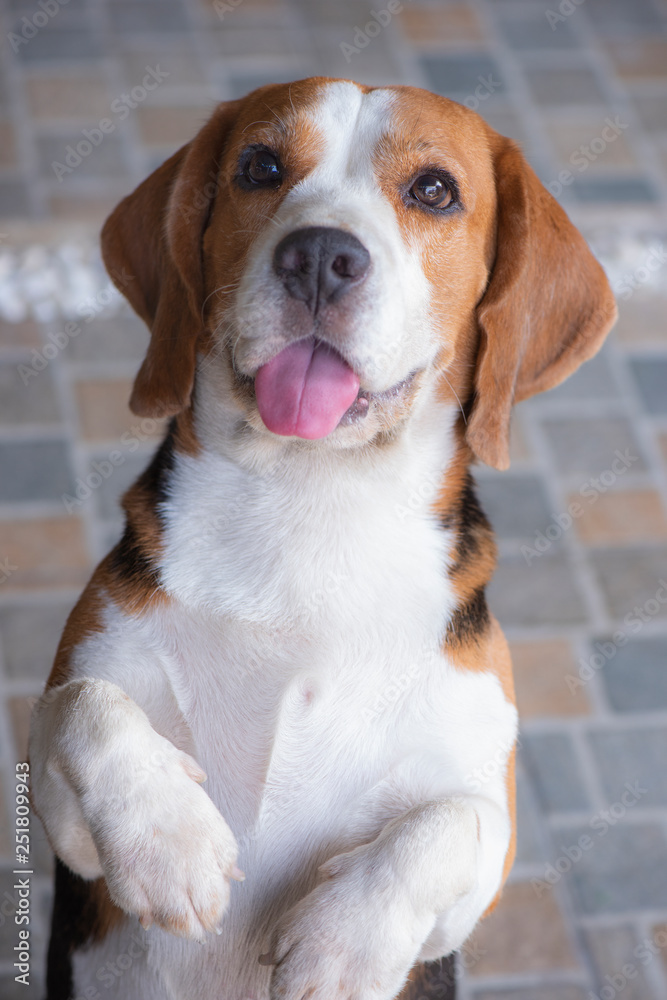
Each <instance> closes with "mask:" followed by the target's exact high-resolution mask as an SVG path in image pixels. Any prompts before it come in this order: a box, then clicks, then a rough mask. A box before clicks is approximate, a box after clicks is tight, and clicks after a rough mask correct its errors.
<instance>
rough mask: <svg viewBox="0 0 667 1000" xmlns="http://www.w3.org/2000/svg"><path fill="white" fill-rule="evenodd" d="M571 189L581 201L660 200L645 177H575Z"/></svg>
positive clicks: (637, 202) (633, 201) (648, 201)
mask: <svg viewBox="0 0 667 1000" xmlns="http://www.w3.org/2000/svg"><path fill="white" fill-rule="evenodd" d="M569 191H570V192H571V193H572V194H573V195H574V197H575V198H576V199H577V200H578V201H581V202H609V203H611V204H613V205H618V204H624V205H625V204H628V203H632V204H639V205H643V204H646V203H650V202H654V201H659V200H660V196H659V195H658V192H657V191H656V190H655V188H654V187H653V185H652V184H651V182H650V181H649V180H647V179H646V178H645V177H595V178H593V177H589V178H586V179H585V178H582V177H575V179H574V181H573V182H572V184H571V185H570V186H569Z"/></svg>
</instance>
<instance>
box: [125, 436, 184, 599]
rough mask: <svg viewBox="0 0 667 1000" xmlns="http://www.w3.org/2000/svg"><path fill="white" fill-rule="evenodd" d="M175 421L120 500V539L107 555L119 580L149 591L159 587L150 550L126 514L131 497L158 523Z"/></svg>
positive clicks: (166, 488)
mask: <svg viewBox="0 0 667 1000" xmlns="http://www.w3.org/2000/svg"><path fill="white" fill-rule="evenodd" d="M174 433H175V420H172V421H171V423H170V425H169V430H168V432H167V435H166V437H165V439H164V441H163V442H162V444H161V445H160V447H159V448H158V450H157V451H156V453H155V455H154V457H153V459H152V461H151V463H150V465H149V466H148V468H147V469H145V470H144V472H142V474H141V475H140V476H139V479H138V480H137V481H136V483H135V484H134V486H132V487H130V489H129V490H128V492H127V493H126V494H125V497H124V499H123V507H124V508H125V511H126V513H127V515H128V516H127V522H126V526H125V531H124V533H123V537H122V538H121V540H120V542H119V543H118V545H116V547H115V548H114V549H113V551H112V552H111V553H110V554H109V568H110V569H111V571H112V573H113V574H114V576H115V577H116V579H118V580H119V581H121V582H123V583H128V584H135V585H138V586H139V587H141V588H143V589H144V590H146V591H149V592H152V591H154V590H155V589H156V588H158V587H159V586H160V576H159V571H158V568H157V566H156V565H155V563H154V560H153V553H152V552H149V551H147V550H146V547H145V546H144V545H142V544H141V541H140V539H139V537H138V535H137V531H136V528H135V526H134V525H133V523H132V516H131V514H130V510H131V507H132V505H133V501H134V499H135V498H141V500H142V501H143V503H144V504H145V505H146V506H147V507H149V508H150V509H152V510H153V511H155V516H156V517H157V519H158V521H159V522H162V514H161V511H160V504H162V503H165V502H166V501H167V500H168V499H169V479H170V475H171V472H172V470H173V468H174Z"/></svg>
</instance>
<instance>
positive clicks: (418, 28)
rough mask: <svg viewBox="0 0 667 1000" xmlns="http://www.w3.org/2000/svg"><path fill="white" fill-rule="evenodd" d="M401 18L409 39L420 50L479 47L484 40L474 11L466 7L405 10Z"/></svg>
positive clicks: (407, 8) (409, 8)
mask: <svg viewBox="0 0 667 1000" xmlns="http://www.w3.org/2000/svg"><path fill="white" fill-rule="evenodd" d="M399 17H400V23H401V26H402V28H403V31H404V32H405V34H406V36H407V37H408V38H409V40H410V41H411V42H412V43H413V45H416V46H418V47H419V48H443V47H446V46H448V45H458V44H460V43H466V44H467V43H478V42H480V41H482V40H483V38H484V35H483V32H482V29H481V26H480V24H479V21H478V20H477V17H476V15H475V13H474V11H472V10H470V9H469V8H468V7H466V6H464V5H463V4H460V5H456V6H451V7H449V6H447V7H443V8H440V9H438V8H433V7H413V6H410V7H404V9H403V10H402V12H401V13H400V15H399Z"/></svg>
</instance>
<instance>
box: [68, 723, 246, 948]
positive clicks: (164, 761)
mask: <svg viewBox="0 0 667 1000" xmlns="http://www.w3.org/2000/svg"><path fill="white" fill-rule="evenodd" d="M157 741H159V742H154V744H153V749H152V752H151V754H150V755H149V756H148V757H147V758H146V759H145V763H144V766H142V768H141V769H140V773H139V774H134V775H133V774H131V773H130V774H123V775H118V776H117V777H116V778H114V777H113V776H112V775H109V783H108V786H107V791H106V792H105V794H104V797H103V799H102V801H101V803H100V796H99V795H96V796H94V799H95V800H97V801H96V802H95V803H93V802H88V803H87V805H88V809H87V810H86V811H87V812H88V817H89V823H90V827H91V832H92V835H93V840H94V842H95V846H96V848H97V851H98V855H99V858H100V862H101V865H102V868H103V871H104V876H105V878H106V881H107V884H108V886H109V893H110V895H111V898H112V899H113V900H114V902H115V903H116V904H117V905H118V906H120V907H121V908H122V909H123V910H125V911H126V912H127V913H133V914H136V915H137V916H138V917H139V918H140V920H141V923H142V924H143V925H144V927H149V926H150V925H151V924H152V923H155V924H157V925H159V926H160V927H162V928H164V929H165V930H167V931H170V932H171V933H173V934H178V935H180V936H182V937H187V938H193V939H195V940H200V941H201V940H203V939H204V937H205V935H206V932H208V931H214V930H216V929H217V928H218V926H219V924H220V921H221V919H222V916H223V914H224V912H225V909H226V908H227V904H228V901H229V880H230V878H234V879H239V880H240V879H242V878H243V874H242V872H240V871H239V869H238V868H237V867H236V857H237V846H236V841H235V840H234V835H233V834H232V831H231V830H230V829H229V827H228V825H227V823H226V822H225V820H224V819H223V818H222V816H221V815H220V813H219V812H218V810H217V809H216V807H215V806H214V804H213V802H212V801H211V799H210V798H209V797H208V795H207V794H206V793H205V792H204V790H203V789H202V788H200V787H199V782H202V781H204V780H205V778H206V776H205V774H204V772H203V771H202V770H201V768H200V767H199V766H198V764H197V763H196V762H195V761H194V760H193V759H192V757H189V756H188V755H187V754H185V753H182V752H181V751H180V750H177V749H176V747H174V746H173V745H172V744H171V743H169V742H168V741H167V740H164V739H162V738H161V737H157ZM91 807H92V808H91ZM91 812H94V813H95V814H94V815H92V816H91Z"/></svg>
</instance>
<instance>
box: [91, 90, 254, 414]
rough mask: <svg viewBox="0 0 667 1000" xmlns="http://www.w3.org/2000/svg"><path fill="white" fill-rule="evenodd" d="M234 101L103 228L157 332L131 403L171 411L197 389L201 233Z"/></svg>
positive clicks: (110, 260) (109, 249)
mask: <svg viewBox="0 0 667 1000" xmlns="http://www.w3.org/2000/svg"><path fill="white" fill-rule="evenodd" d="M235 114H236V102H230V103H228V104H222V105H220V106H219V107H218V108H217V109H216V111H215V112H214V114H213V116H212V117H211V118H210V119H209V121H208V122H207V123H206V125H205V126H204V127H203V128H202V130H201V131H200V132H199V133H198V134H197V136H196V137H195V138H194V139H193V140H192V142H190V143H188V144H187V146H183V148H182V149H179V151H178V152H177V153H175V154H174V155H173V156H172V157H170V159H168V160H167V161H166V163H163V164H162V166H161V167H158V169H157V170H156V171H155V172H154V173H152V174H151V175H150V177H148V178H147V179H146V180H145V181H144V182H143V184H140V185H139V187H138V188H137V189H136V191H134V192H133V193H132V194H131V195H128V197H127V198H124V199H123V201H121V203H120V204H119V205H118V207H117V208H116V209H115V210H114V211H113V212H112V214H111V215H110V216H109V218H108V219H107V221H106V223H105V224H104V228H103V230H102V256H103V257H104V263H105V264H106V267H107V270H108V271H109V274H110V275H111V277H112V279H113V281H114V282H115V284H116V285H117V287H118V288H119V290H120V291H122V292H123V294H124V295H125V296H126V298H127V299H128V300H129V302H130V305H131V306H132V308H133V309H134V310H135V312H137V313H138V314H139V316H141V318H142V319H143V320H144V322H145V323H146V325H147V326H148V327H149V328H150V331H151V341H150V345H149V348H148V353H147V354H146V357H145V359H144V362H143V364H142V366H141V368H140V369H139V373H138V375H137V377H136V380H135V383H134V388H133V390H132V395H131V397H130V407H131V409H132V411H133V412H134V413H137V414H139V415H140V416H149V417H164V416H172V415H173V414H176V413H179V412H180V411H181V410H182V409H184V408H185V407H186V406H187V405H188V403H189V401H190V395H191V393H192V387H193V383H194V376H195V361H196V350H197V341H198V338H199V336H200V334H201V333H202V330H203V319H202V307H203V300H204V287H203V275H202V238H203V235H204V231H205V229H206V226H207V223H208V219H209V217H210V211H211V205H212V202H213V200H214V198H215V196H216V193H217V190H218V186H219V181H218V179H217V178H218V169H219V163H220V155H221V152H222V148H223V145H224V142H225V138H226V135H227V133H228V131H229V128H230V126H231V123H232V122H233V120H234V117H235Z"/></svg>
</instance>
